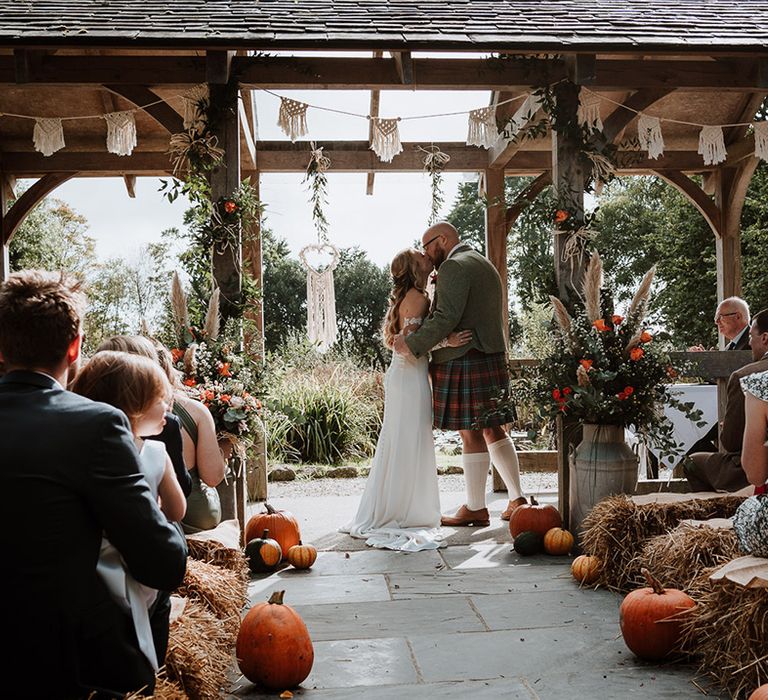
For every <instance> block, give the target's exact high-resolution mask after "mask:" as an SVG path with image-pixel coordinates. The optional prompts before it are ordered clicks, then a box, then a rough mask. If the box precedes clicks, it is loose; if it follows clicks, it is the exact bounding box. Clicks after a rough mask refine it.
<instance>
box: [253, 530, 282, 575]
mask: <svg viewBox="0 0 768 700" xmlns="http://www.w3.org/2000/svg"><path fill="white" fill-rule="evenodd" d="M245 556H246V557H248V566H249V567H250V569H251V571H252V572H253V573H254V574H262V573H265V572H268V571H274V570H275V569H276V568H277V567H278V565H279V564H280V560H281V559H282V558H283V550H282V549H281V548H280V545H279V544H278V543H277V540H273V539H271V538H270V537H269V530H264V532H263V534H262V535H261V537H256V538H254V539H252V540H251V541H250V542H248V544H247V545H245Z"/></svg>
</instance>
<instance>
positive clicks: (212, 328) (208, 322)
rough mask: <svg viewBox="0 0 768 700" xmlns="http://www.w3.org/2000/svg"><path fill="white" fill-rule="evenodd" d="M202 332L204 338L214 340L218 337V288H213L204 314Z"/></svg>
mask: <svg viewBox="0 0 768 700" xmlns="http://www.w3.org/2000/svg"><path fill="white" fill-rule="evenodd" d="M203 332H204V333H205V337H206V338H210V339H211V340H216V338H218V337H219V290H218V288H217V289H214V291H213V294H212V295H211V301H210V302H209V303H208V313H207V314H206V315H205V325H204V327H203Z"/></svg>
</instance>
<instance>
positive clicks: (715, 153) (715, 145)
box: [698, 126, 728, 165]
mask: <svg viewBox="0 0 768 700" xmlns="http://www.w3.org/2000/svg"><path fill="white" fill-rule="evenodd" d="M698 153H699V155H701V156H703V157H704V165H717V164H718V163H722V162H723V161H724V160H725V159H726V158H727V157H728V153H727V152H726V150H725V140H724V139H723V128H722V127H721V126H704V127H702V129H701V132H700V133H699V150H698Z"/></svg>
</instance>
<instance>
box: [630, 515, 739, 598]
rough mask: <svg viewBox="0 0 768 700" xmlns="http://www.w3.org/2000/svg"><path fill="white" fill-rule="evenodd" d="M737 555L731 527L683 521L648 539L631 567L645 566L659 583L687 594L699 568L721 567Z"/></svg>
mask: <svg viewBox="0 0 768 700" xmlns="http://www.w3.org/2000/svg"><path fill="white" fill-rule="evenodd" d="M738 555H739V547H738V543H737V542H736V534H735V533H734V532H733V530H721V529H718V528H711V527H693V526H691V525H687V524H682V525H679V526H678V527H676V528H675V529H674V530H671V531H670V532H668V533H666V534H664V535H657V536H656V537H652V538H651V539H649V540H647V541H646V542H645V544H643V546H642V551H641V552H640V554H639V555H638V556H637V557H635V559H633V560H632V562H631V563H630V568H631V569H632V570H635V569H639V568H640V567H643V566H644V567H645V568H647V569H648V570H650V571H651V572H652V573H653V575H654V576H655V577H656V578H657V579H659V581H661V583H662V585H664V586H666V587H668V588H679V589H680V590H682V591H685V592H686V593H689V591H690V590H691V589H692V588H693V587H694V583H695V581H696V579H697V578H698V577H699V576H700V575H701V572H702V571H704V570H705V569H708V568H711V567H713V566H721V565H722V564H725V563H727V562H729V561H730V560H731V559H733V558H734V557H737V556H738Z"/></svg>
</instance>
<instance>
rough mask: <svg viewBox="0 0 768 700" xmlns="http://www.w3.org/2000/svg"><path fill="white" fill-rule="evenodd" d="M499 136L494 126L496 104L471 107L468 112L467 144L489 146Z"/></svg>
mask: <svg viewBox="0 0 768 700" xmlns="http://www.w3.org/2000/svg"><path fill="white" fill-rule="evenodd" d="M498 138H499V130H498V128H497V127H496V106H495V105H490V106H489V107H483V108H482V109H473V110H472V111H471V112H470V113H469V131H468V132H467V146H480V147H482V148H490V147H491V146H493V144H494V143H496V139H498Z"/></svg>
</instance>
